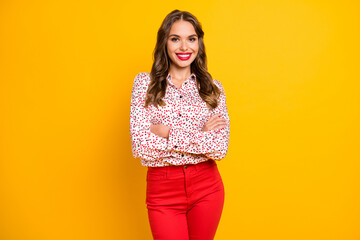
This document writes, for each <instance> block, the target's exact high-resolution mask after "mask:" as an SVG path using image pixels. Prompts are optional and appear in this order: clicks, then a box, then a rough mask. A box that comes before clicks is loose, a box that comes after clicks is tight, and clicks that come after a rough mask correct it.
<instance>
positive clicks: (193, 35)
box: [169, 34, 197, 37]
mask: <svg viewBox="0 0 360 240" xmlns="http://www.w3.org/2000/svg"><path fill="white" fill-rule="evenodd" d="M171 36H175V37H180V36H179V35H177V34H171V35H170V36H169V37H171ZM188 37H197V35H196V34H191V35H189V36H188Z"/></svg>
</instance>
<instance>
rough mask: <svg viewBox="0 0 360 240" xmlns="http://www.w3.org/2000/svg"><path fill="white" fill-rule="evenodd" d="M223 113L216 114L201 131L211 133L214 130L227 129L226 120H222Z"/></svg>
mask: <svg viewBox="0 0 360 240" xmlns="http://www.w3.org/2000/svg"><path fill="white" fill-rule="evenodd" d="M220 116H221V113H217V114H214V115H213V116H211V117H210V119H209V120H208V121H207V122H206V123H205V125H204V127H203V128H202V130H201V131H210V130H213V129H221V128H224V127H226V119H224V118H221V117H220Z"/></svg>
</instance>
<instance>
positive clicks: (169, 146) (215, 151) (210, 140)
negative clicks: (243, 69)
mask: <svg viewBox="0 0 360 240" xmlns="http://www.w3.org/2000/svg"><path fill="white" fill-rule="evenodd" d="M149 83H150V73H147V72H141V73H138V74H137V75H136V77H135V79H134V84H133V88H132V93H131V109H130V135H131V147H132V153H133V156H134V158H140V160H141V164H142V165H143V166H147V167H161V166H169V165H185V164H197V163H199V162H203V161H206V160H208V159H209V158H211V159H214V160H220V159H223V158H224V157H225V155H226V153H227V150H228V146H229V137H230V120H229V115H228V111H227V106H226V97H225V92H224V88H223V86H222V84H221V83H220V82H219V81H218V80H216V79H214V83H215V84H216V85H217V86H218V87H219V89H220V91H221V95H220V97H219V99H218V103H219V104H218V106H217V107H216V108H215V109H213V110H211V111H210V110H209V109H208V108H207V107H206V103H205V102H204V101H203V100H202V99H201V97H200V95H199V93H198V90H197V87H196V76H195V74H194V73H193V74H191V75H190V76H189V77H188V78H187V79H186V80H185V82H184V83H183V84H182V85H181V88H178V87H177V86H176V85H174V84H173V83H172V81H171V75H170V73H169V74H168V76H167V83H168V86H167V89H166V93H165V96H164V98H163V100H164V101H165V103H166V105H165V106H163V107H161V106H158V108H156V107H154V106H153V105H149V106H148V108H147V109H146V108H145V107H144V106H145V97H146V91H147V88H148V85H149ZM216 113H221V114H222V115H221V117H223V118H225V119H226V120H227V127H225V128H222V129H214V130H210V131H201V129H202V127H203V126H204V125H205V123H206V122H207V121H208V120H209V119H210V117H211V116H212V115H213V114H216ZM151 124H163V125H166V126H169V127H170V131H169V138H168V139H167V138H163V137H160V136H158V135H156V134H154V133H152V132H150V125H151Z"/></svg>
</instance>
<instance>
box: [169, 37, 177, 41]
mask: <svg viewBox="0 0 360 240" xmlns="http://www.w3.org/2000/svg"><path fill="white" fill-rule="evenodd" d="M177 39H178V38H175V37H174V38H171V39H170V40H171V41H173V42H175V41H174V40H177Z"/></svg>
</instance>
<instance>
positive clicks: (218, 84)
mask: <svg viewBox="0 0 360 240" xmlns="http://www.w3.org/2000/svg"><path fill="white" fill-rule="evenodd" d="M213 82H214V84H215V85H216V86H217V87H218V88H219V89H220V91H221V93H225V90H224V87H223V85H222V84H221V82H220V81H219V80H217V79H213Z"/></svg>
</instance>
